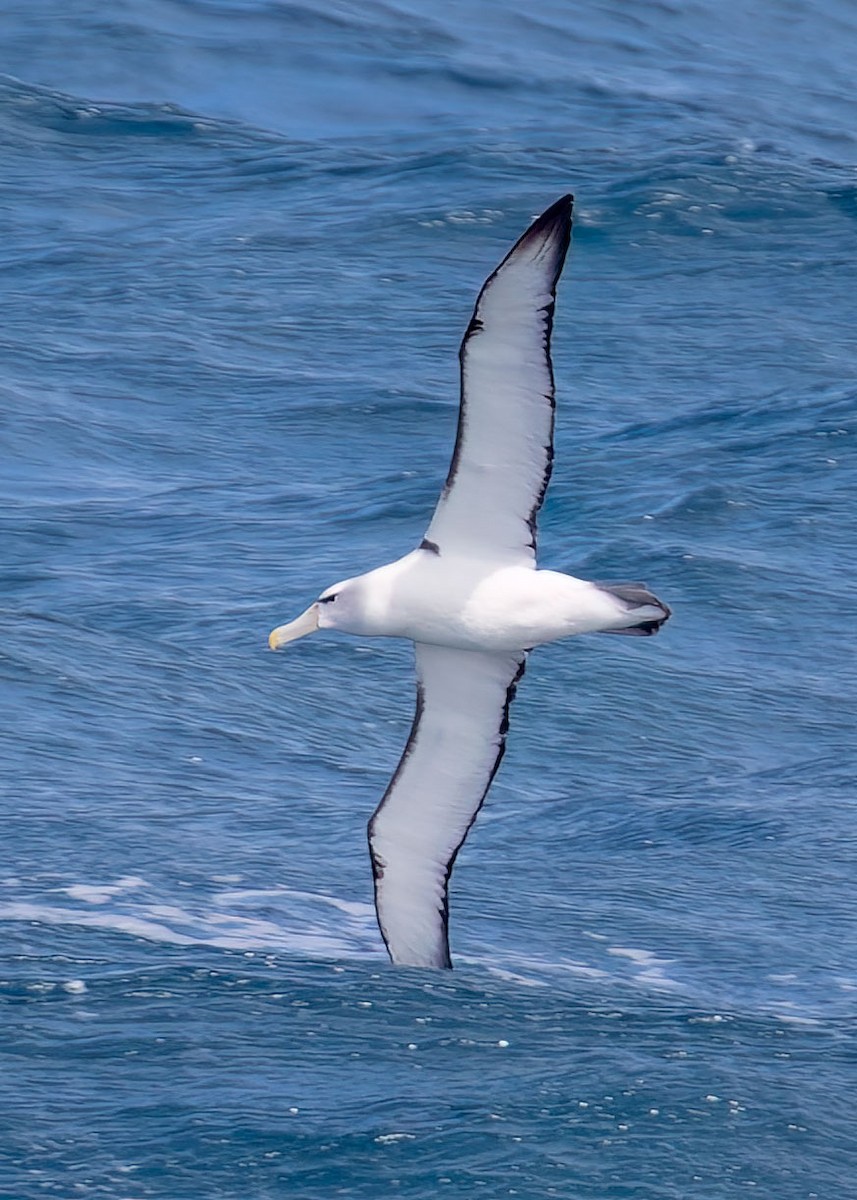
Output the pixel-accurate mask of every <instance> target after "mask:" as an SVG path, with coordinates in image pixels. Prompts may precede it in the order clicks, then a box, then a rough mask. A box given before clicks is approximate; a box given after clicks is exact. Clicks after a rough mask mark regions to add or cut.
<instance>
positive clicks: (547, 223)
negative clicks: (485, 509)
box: [440, 192, 574, 552]
mask: <svg viewBox="0 0 857 1200" xmlns="http://www.w3.org/2000/svg"><path fill="white" fill-rule="evenodd" d="M573 208H574V196H573V195H572V194H571V192H568V193H566V195H564V196H561V197H560V198H559V200H557V201H556V202H555V203H554V204H552V205H551V206H550V208H547V209H545V211H544V212H543V213H542V214H541V216H540V217H537V218H536V220H535V221H533V223H532V225H530V227H529V229H527V230H526V232H525V233H523V234H522V235H521V237H519V238H518V240H517V242H515V244H514V246H513V247H512V249H511V250H510V251H509V252H508V254H507V255H506V257H505V258H504V259H503V261H502V262H501V263H500V264H499V266H497V267H496V268H495V269H494V270H493V271H492V272H491V274H490V275H489V276H488V278H487V279H486V280H485V282H484V283H483V285H482V287H481V288H480V289H479V295H478V296H477V297H476V303H475V305H474V306H473V315H472V316H471V318H470V323H469V324H468V326H467V329H466V331H465V334H464V337H463V338H462V341H461V345H460V347H459V350H458V361H459V380H460V393H459V394H460V400H459V408H458V425H457V427H456V431H455V445H454V446H453V449H452V458H451V460H450V464H449V470H448V471H447V475H446V480H445V482H444V485H443V489H442V491H441V494H440V500H443V499H445V497H446V496H447V495H448V494H449V492H450V491H451V490H452V486H453V484H454V482H455V477H456V475H457V474H458V465H459V462H460V460H461V454H462V449H463V445H464V434H465V430H466V427H467V400H466V390H467V389H466V385H465V369H466V365H465V363H466V357H467V344H468V342H469V341H470V339H471V338H472V337H473V336H474V335H475V334H477V333H479V332H480V330H481V329H482V328H483V326H482V322H481V320H480V318H479V305H480V303H481V301H482V297H483V296H484V295H485V293H486V291H487V290H488V288H489V287H490V286H491V284H492V283H493V282H494V280H495V279H496V277H497V275H498V274H499V273H500V271H502V269H503V267H504V266H505V265H506V263H508V262H509V261H510V260H511V259H512V258H513V257H514V256H515V255H516V254H517V253H518V251H520V250H525V249H526V247H527V245H528V244H530V243H533V242H537V241H539V240H540V239H542V238H544V237H545V236H546V235H547V240H546V248H549V249H552V250H553V252H554V254H555V259H554V264H553V282H552V285H551V299H550V302H549V303H548V304H547V305H546V306H545V309H544V313H545V316H546V318H547V320H546V322H545V333H544V351H545V358H546V360H547V368H548V374H549V377H550V393H549V396H548V399H549V401H550V405H551V409H552V410H553V411H554V412H555V411H556V384H555V380H554V372H553V362H552V360H551V335H552V333H553V318H554V310H555V307H556V289H557V284H558V283H559V277H560V275H561V274H562V269H563V266H564V265H565V260H566V256H567V255H568V249H569V246H570V245H571V230H572V225H573V217H572V212H573ZM551 234H558V236H557V237H555V238H551V237H550V235H551ZM553 431H554V422H553V420H551V428H550V439H549V441H548V443H547V445H546V446H545V470H544V477H543V480H542V485H541V489H540V491H539V493H538V495H537V496H536V499H535V501H534V503H533V507H532V509H531V511H530V515H529V517H528V518H527V524H528V526H529V529H530V534H531V537H532V549H533V552H535V549H536V519H537V517H538V514H539V509H540V508H541V506H542V504H543V503H544V498H545V495H546V493H547V490H548V484H549V483H550V478H551V473H552V471H553V462H554V448H553Z"/></svg>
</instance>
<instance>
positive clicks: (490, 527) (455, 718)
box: [269, 195, 670, 968]
mask: <svg viewBox="0 0 857 1200" xmlns="http://www.w3.org/2000/svg"><path fill="white" fill-rule="evenodd" d="M572 204H573V197H572V196H570V195H568V196H563V197H561V198H560V199H559V200H557V201H556V203H555V204H552V205H551V207H550V208H548V209H547V210H546V211H545V212H544V213H542V215H541V216H540V217H538V218H537V220H535V221H534V222H533V224H532V225H531V226H530V227H529V229H528V230H527V231H526V233H524V234H523V236H522V237H521V238H519V240H518V241H517V242H516V243H515V245H514V246H513V247H512V249H511V250H510V251H509V253H508V254H507V255H506V257H505V258H504V259H503V261H502V262H501V263H500V265H499V266H498V267H497V268H496V270H494V271H493V272H492V274H491V275H489V276H488V279H487V280H486V281H485V283H484V284H483V286H482V290H481V291H480V293H479V296H478V298H477V301H476V307H475V308H474V310H473V316H472V318H471V320H470V324H469V325H468V327H467V331H466V333H465V335H464V340H463V341H462V343H461V349H460V351H459V359H460V363H461V401H460V409H459V416H458V432H457V435H456V440H455V449H454V450H453V454H452V462H451V464H450V467H449V473H448V475H447V478H446V482H445V484H444V486H443V490H442V491H441V494H440V499H439V500H438V503H437V507H436V508H435V511H434V515H433V517H432V519H431V523H430V525H429V527H428V530H427V531H426V534H425V537H424V538H423V540H422V542H421V543H420V545H419V546H418V548H417V549H416V550H414V551H412V552H411V553H410V554H406V555H405V556H404V558H400V559H398V560H397V561H396V562H392V563H388V564H387V565H386V566H383V567H378V568H377V570H374V571H369V572H367V573H366V574H365V575H358V576H355V577H354V578H352V579H344V580H343V581H342V582H341V583H335V584H334V585H333V586H332V587H328V588H326V589H325V590H324V591H323V592H322V593H321V595H320V596H319V597H318V599H317V600H314V601H313V603H312V604H311V605H310V606H309V608H308V609H307V610H306V612H304V613H302V614H301V615H300V616H299V617H297V618H296V619H295V620H293V621H290V622H289V623H288V624H286V625H280V626H278V628H276V629H274V630H273V632H272V633H271V635H270V638H269V645H270V647H271V649H272V650H279V649H280V648H281V647H283V646H285V645H287V644H288V643H290V642H293V641H295V640H296V639H297V638H302V637H305V636H306V635H307V634H310V633H314V632H315V631H316V630H319V629H335V630H341V631H342V632H344V633H350V634H357V635H359V636H364V637H397V638H409V639H410V640H411V641H412V642H413V643H414V649H415V660H416V674H417V697H416V712H415V715H414V721H413V726H412V728H411V732H410V736H409V737H408V741H407V745H406V746H405V749H404V753H403V754H402V757H401V760H400V761H399V765H398V766H397V767H396V770H395V773H394V774H393V778H392V779H391V781H390V784H389V786H388V788H387V790H386V792H385V793H384V796H383V798H382V799H381V802H380V804H379V805H378V807H377V809H376V810H375V812H374V814H373V816H372V818H371V820H370V821H369V826H368V834H369V851H370V855H371V860H372V872H373V876H374V881H375V909H376V912H377V916H378V925H379V927H380V930H381V935H382V937H383V939H384V942H385V944H386V947H387V951H388V953H389V955H390V958H391V959H392V961H393V962H394V963H396V964H400V965H403V966H412V967H446V968H448V967H450V966H451V965H452V963H451V960H450V954H449V877H450V873H451V871H452V868H453V864H454V863H455V858H456V855H457V854H458V852H459V850H460V849H461V846H462V843H463V842H464V839H465V838H466V837H467V834H468V831H469V830H470V827H471V826H472V824H473V822H474V821H475V819H476V816H477V813H478V812H479V809H480V808H481V806H482V803H483V801H484V800H485V796H486V795H487V792H488V789H489V787H490V786H491V782H492V780H493V778H494V776H495V774H496V773H497V768H498V767H499V765H500V760H501V759H502V757H503V752H504V749H505V743H506V733H507V731H508V728H509V709H510V706H511V704H512V701H513V699H514V697H515V689H516V687H517V685H518V683H519V681H520V679H521V676H522V675H523V673H524V667H525V665H526V661H527V655H528V653H529V652H530V651H531V650H532V649H533V647H534V646H538V645H540V644H541V643H543V642H553V641H556V640H558V639H559V638H567V637H576V636H577V635H578V634H582V633H616V634H635V635H638V636H639V635H643V636H645V635H649V634H653V633H656V632H657V631H658V629H660V627H661V626H662V625H663V623H664V622H665V621H666V620H667V619H668V617H669V615H670V610H669V608H667V606H666V605H665V604H664V603H662V602H661V601H660V600H658V599H657V597H656V596H654V595H653V594H652V593H651V592H650V591H649V590H648V588H647V587H646V585H645V584H642V583H610V584H607V583H595V582H589V581H587V580H583V579H576V578H574V577H573V576H571V575H565V574H561V573H559V572H557V571H548V570H541V569H539V568H538V567H537V566H536V517H537V515H538V511H539V509H540V508H541V504H542V501H543V500H544V496H545V491H546V489H547V485H548V480H549V478H550V474H551V467H552V465H553V457H554V452H553V429H554V409H555V400H554V377H553V367H552V365H551V355H550V342H551V329H552V325H553V313H554V302H555V298H556V286H557V281H558V280H559V276H560V273H561V271H562V268H563V264H564V262H565V258H566V254H567V252H568V248H569V244H570V241H571V224H572Z"/></svg>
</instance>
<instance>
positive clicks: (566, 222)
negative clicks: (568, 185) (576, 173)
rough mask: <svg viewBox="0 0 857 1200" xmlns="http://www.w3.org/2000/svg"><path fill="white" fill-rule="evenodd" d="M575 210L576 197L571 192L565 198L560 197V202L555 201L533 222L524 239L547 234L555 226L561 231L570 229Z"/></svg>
mask: <svg viewBox="0 0 857 1200" xmlns="http://www.w3.org/2000/svg"><path fill="white" fill-rule="evenodd" d="M573 209H574V196H573V195H572V194H571V192H567V193H566V194H565V195H564V196H560V198H559V200H555V201H554V203H553V204H552V205H551V206H550V208H546V209H545V211H544V212H543V213H542V215H541V216H540V217H536V219H535V221H533V223H532V225H531V226H530V228H529V229H528V230H527V232H526V233H525V234H524V237H525V238H528V237H530V236H532V235H533V234H536V235H538V234H545V233H547V232H548V230H550V229H552V228H553V227H554V226H556V227H558V228H560V229H561V228H562V227H563V226H566V227H567V228H569V229H570V228H571V220H572V217H571V214H572V211H573ZM522 240H523V239H522Z"/></svg>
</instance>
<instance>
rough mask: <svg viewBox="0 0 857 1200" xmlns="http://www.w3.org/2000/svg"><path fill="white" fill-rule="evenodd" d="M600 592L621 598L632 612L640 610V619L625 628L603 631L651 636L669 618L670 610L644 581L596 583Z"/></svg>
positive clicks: (634, 635)
mask: <svg viewBox="0 0 857 1200" xmlns="http://www.w3.org/2000/svg"><path fill="white" fill-rule="evenodd" d="M595 586H596V587H599V588H601V590H602V592H607V593H608V594H609V595H611V596H615V597H616V599H617V600H621V602H622V604H624V606H625V607H626V608H627V609H628V611H629V612H633V611H634V610H635V609H639V610H640V620H639V622H638V623H637V624H636V625H629V626H628V628H627V629H607V630H605V633H627V634H631V635H632V636H633V637H651V636H652V634H653V633H657V632H658V630H659V629H660V627H661V626H662V625H663V624H665V623H666V622H667V621H668V620H669V619H670V610H669V608H667V606H666V604H664V602H663V601H662V600H659V599H658V598H657V596H656V595H655V594H654V593H653V592H650V591H649V589H648V588H647V587H646V585H645V584H644V583H600V582H599V583H596V585H595Z"/></svg>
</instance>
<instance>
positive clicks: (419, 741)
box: [369, 642, 526, 967]
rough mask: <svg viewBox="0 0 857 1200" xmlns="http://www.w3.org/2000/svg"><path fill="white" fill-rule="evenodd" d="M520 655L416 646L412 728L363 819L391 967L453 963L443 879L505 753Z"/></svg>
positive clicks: (521, 663) (520, 670) (521, 662)
mask: <svg viewBox="0 0 857 1200" xmlns="http://www.w3.org/2000/svg"><path fill="white" fill-rule="evenodd" d="M525 658H526V656H525V655H524V654H522V653H519V654H516V653H508V654H486V653H482V652H480V651H470V650H457V649H451V648H449V647H445V646H427V645H424V644H422V643H419V642H418V643H417V644H416V664H417V706H416V714H415V716H414V723H413V727H412V729H411V734H410V737H409V739H408V743H407V746H406V747H405V751H404V753H403V755H402V758H401V761H400V762H399V765H398V767H397V768H396V772H395V774H394V775H393V778H392V780H391V781H390V785H389V787H388V788H387V791H386V793H385V795H384V798H383V799H382V801H381V803H380V804H379V806H378V808H377V809H376V811H375V814H374V816H373V817H372V819H371V821H370V822H369V848H370V852H371V855H372V869H373V872H374V876H375V907H376V910H377V913H378V924H379V926H380V928H381V933H382V935H383V938H384V941H385V943H386V945H387V949H388V951H389V953H390V957H391V959H392V960H393V962H395V963H399V964H402V965H406V966H418V967H449V966H451V963H450V957H449V941H448V933H447V928H448V919H449V902H448V894H447V888H448V883H449V876H450V873H451V871H452V867H453V863H454V862H455V857H456V855H457V853H458V851H459V849H460V847H461V844H462V842H463V841H464V839H465V838H466V836H467V833H468V831H469V829H470V826H471V825H472V824H473V822H474V821H475V819H476V814H477V813H478V812H479V809H480V808H481V806H482V802H483V800H484V799H485V796H486V794H487V792H488V788H489V787H490V786H491V781H492V779H493V778H494V775H495V773H496V771H497V768H498V766H499V765H500V760H501V759H502V757H503V750H504V747H505V741H506V732H507V730H508V727H509V706H510V704H511V703H512V700H513V699H514V696H515V686H516V684H517V682H518V680H519V679H520V678H521V676H522V675H523V673H524V663H525Z"/></svg>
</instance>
